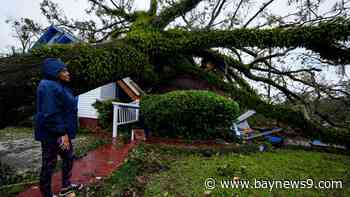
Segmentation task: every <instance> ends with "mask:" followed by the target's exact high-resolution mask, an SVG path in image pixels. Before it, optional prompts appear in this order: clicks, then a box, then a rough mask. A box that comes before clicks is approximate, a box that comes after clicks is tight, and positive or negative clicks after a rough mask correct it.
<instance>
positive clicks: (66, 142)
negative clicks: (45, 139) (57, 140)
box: [61, 134, 70, 150]
mask: <svg viewBox="0 0 350 197" xmlns="http://www.w3.org/2000/svg"><path fill="white" fill-rule="evenodd" d="M61 138H62V139H61V140H62V144H61V148H62V149H63V150H69V148H70V144H69V137H68V135H67V134H66V135H64V136H62V137H61Z"/></svg>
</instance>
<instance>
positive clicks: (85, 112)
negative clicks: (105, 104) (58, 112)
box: [78, 83, 116, 119]
mask: <svg viewBox="0 0 350 197" xmlns="http://www.w3.org/2000/svg"><path fill="white" fill-rule="evenodd" d="M115 89H116V83H109V84H106V85H104V86H101V87H98V88H96V89H93V90H90V91H88V92H86V93H83V94H81V95H79V100H78V117H82V118H93V119H97V117H98V112H97V110H96V109H95V108H94V107H93V106H92V104H94V103H95V102H96V100H107V99H113V98H115Z"/></svg>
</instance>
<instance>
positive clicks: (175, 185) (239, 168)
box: [79, 144, 350, 197]
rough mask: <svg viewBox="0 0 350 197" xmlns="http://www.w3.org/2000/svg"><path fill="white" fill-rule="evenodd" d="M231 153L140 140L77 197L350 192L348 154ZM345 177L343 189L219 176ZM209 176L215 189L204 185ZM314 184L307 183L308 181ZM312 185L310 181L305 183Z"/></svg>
mask: <svg viewBox="0 0 350 197" xmlns="http://www.w3.org/2000/svg"><path fill="white" fill-rule="evenodd" d="M232 150H233V151H229V150H225V151H221V150H212V151H211V154H207V151H208V150H201V149H198V150H197V149H188V148H174V147H168V146H159V145H157V146H156V145H146V144H141V145H139V147H137V148H136V149H134V150H133V152H132V153H131V154H130V155H129V157H128V160H127V161H126V162H125V163H124V165H123V166H122V167H121V168H120V169H119V170H118V171H116V172H115V173H113V174H112V175H111V176H110V177H108V178H107V179H105V180H104V181H102V182H100V183H98V184H97V185H94V186H92V187H90V188H88V190H87V191H84V192H83V193H80V194H79V196H88V195H89V196H91V195H90V194H92V196H132V195H136V196H152V197H153V196H205V195H208V196H233V195H238V196H350V186H349V181H350V166H349V163H350V156H348V155H342V154H334V153H326V152H320V151H310V150H308V151H306V150H298V149H275V150H272V151H270V152H264V153H260V152H256V151H253V149H250V150H251V152H249V151H244V152H245V153H244V154H240V153H237V152H238V151H237V149H232ZM233 177H240V179H241V180H250V181H253V180H254V179H257V180H262V179H263V180H307V179H312V180H314V182H316V181H319V180H342V184H343V185H342V186H343V189H325V190H320V189H276V188H275V189H272V190H271V191H270V189H268V188H267V189H245V190H238V189H221V188H219V186H220V183H219V181H220V180H232V179H233ZM207 178H213V179H214V180H216V182H217V186H218V187H217V188H215V189H213V190H208V189H206V188H205V186H204V182H205V180H206V179H207ZM309 183H310V182H308V184H309ZM307 186H309V185H307Z"/></svg>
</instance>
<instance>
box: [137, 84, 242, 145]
mask: <svg viewBox="0 0 350 197" xmlns="http://www.w3.org/2000/svg"><path fill="white" fill-rule="evenodd" d="M238 113H239V106H238V104H237V103H236V102H234V101H232V100H230V99H228V98H225V97H223V96H220V95H218V94H215V93H213V92H209V91H199V90H188V91H173V92H169V93H166V94H162V95H146V96H143V97H142V99H141V116H142V120H143V121H144V124H145V125H146V126H147V127H148V128H149V129H150V130H151V132H152V135H155V136H160V137H181V138H185V139H215V138H226V137H232V136H231V132H230V130H229V127H230V126H231V124H232V121H233V120H234V119H235V118H236V117H237V116H238Z"/></svg>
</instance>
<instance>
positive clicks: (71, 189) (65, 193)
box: [59, 184, 84, 196]
mask: <svg viewBox="0 0 350 197" xmlns="http://www.w3.org/2000/svg"><path fill="white" fill-rule="evenodd" d="M83 187H84V185H83V184H70V186H68V187H64V188H62V189H61V191H60V193H59V196H69V195H70V194H73V193H74V191H79V190H82V189H83Z"/></svg>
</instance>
